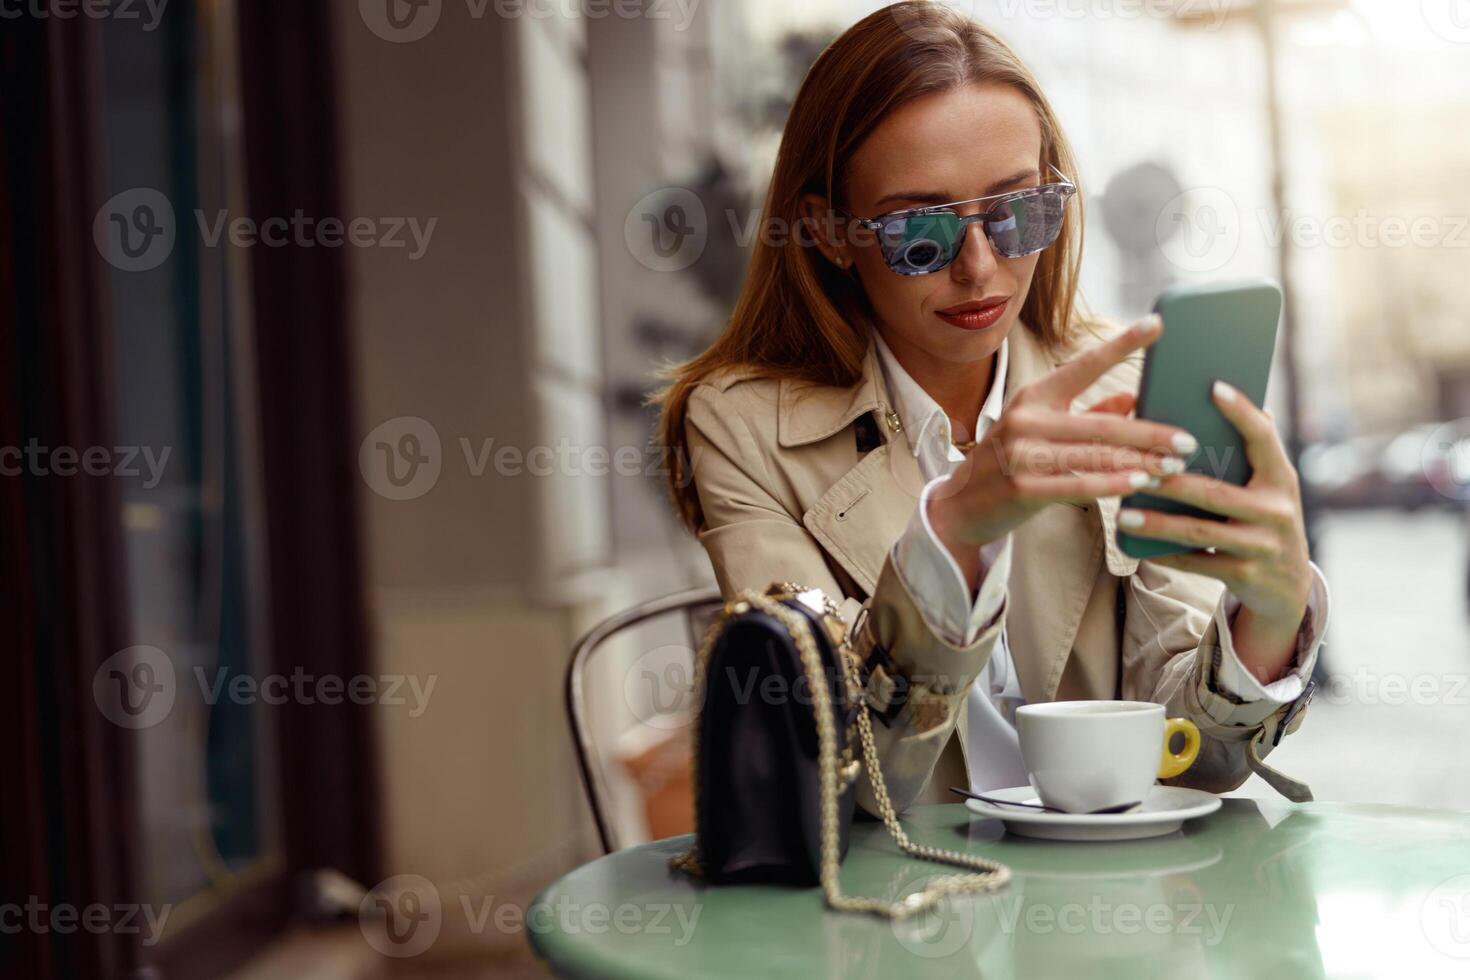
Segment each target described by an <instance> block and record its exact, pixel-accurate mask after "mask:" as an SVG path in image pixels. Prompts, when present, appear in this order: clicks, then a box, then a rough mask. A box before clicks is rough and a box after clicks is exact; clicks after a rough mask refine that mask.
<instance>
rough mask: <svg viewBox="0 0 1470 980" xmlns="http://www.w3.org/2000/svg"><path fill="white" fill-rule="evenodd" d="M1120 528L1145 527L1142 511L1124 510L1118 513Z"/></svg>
mask: <svg viewBox="0 0 1470 980" xmlns="http://www.w3.org/2000/svg"><path fill="white" fill-rule="evenodd" d="M1118 526H1119V527H1143V514H1142V513H1141V512H1140V511H1136V510H1132V509H1124V510H1120V511H1118Z"/></svg>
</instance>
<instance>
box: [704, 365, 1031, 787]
mask: <svg viewBox="0 0 1470 980" xmlns="http://www.w3.org/2000/svg"><path fill="white" fill-rule="evenodd" d="M737 402H738V399H736V398H734V397H732V396H731V394H730V393H729V392H728V391H723V390H721V389H719V388H718V387H715V386H713V385H699V386H697V387H696V388H695V389H694V390H693V392H692V393H691V395H690V398H689V404H688V411H687V414H686V420H685V433H686V435H687V438H688V442H689V458H690V465H691V469H692V472H693V479H694V484H695V489H696V491H697V492H698V495H699V503H700V508H701V509H702V511H703V515H704V517H703V524H702V526H701V528H700V529H699V541H700V543H701V544H702V545H703V546H704V549H705V551H706V552H707V553H708V554H709V558H710V562H711V563H712V564H713V566H714V571H715V577H716V579H717V580H718V582H719V585H720V591H721V592H722V593H723V594H724V596H725V597H726V598H729V597H731V596H732V595H734V594H735V593H737V592H739V591H741V590H743V589H757V590H764V589H765V588H766V587H767V586H768V585H770V584H771V583H772V582H781V581H789V582H796V583H798V584H800V585H803V586H806V587H809V588H819V589H821V590H822V591H824V592H826V593H827V594H828V595H829V596H831V597H832V599H833V600H834V601H835V602H837V604H838V605H839V606H841V607H842V609H843V616H844V619H845V620H846V621H847V623H848V627H849V629H855V630H856V631H855V633H854V635H853V646H854V649H855V650H856V652H857V654H858V656H859V657H860V658H862V659H863V660H864V661H865V662H867V661H868V660H869V658H870V657H871V656H872V655H873V653H874V648H875V647H881V648H882V651H883V652H886V654H887V656H888V658H890V659H891V661H892V662H893V664H894V666H895V668H896V672H898V673H900V674H903V675H904V676H905V677H906V679H907V695H906V697H905V698H904V699H903V702H902V707H901V708H899V709H898V711H897V713H896V714H895V715H893V717H892V718H891V719H889V720H888V721H886V722H885V721H883V720H882V719H880V718H879V717H878V716H877V714H875V715H874V720H873V734H874V740H875V742H876V744H877V749H878V756H879V759H880V760H881V765H882V769H883V773H882V775H883V778H884V781H885V785H886V786H887V788H888V794H889V797H890V799H891V800H892V801H893V805H894V807H895V809H897V810H899V811H902V810H904V809H905V808H907V807H908V805H909V804H910V803H912V802H913V800H915V799H916V798H917V797H918V796H919V794H920V793H921V792H922V791H923V789H924V787H925V784H926V783H927V782H928V780H929V776H930V774H931V773H932V772H933V769H934V766H935V763H937V762H938V761H939V756H940V753H941V751H942V749H943V748H944V745H945V743H946V742H947V741H948V740H949V737H950V734H951V733H952V732H953V731H954V726H955V723H956V720H957V718H958V717H959V714H960V709H961V707H962V706H963V704H964V700H965V695H966V693H967V692H968V691H969V688H970V685H971V684H972V683H973V682H974V680H975V677H976V676H977V675H978V674H979V673H980V671H982V670H983V669H984V668H985V665H986V663H987V662H988V661H989V659H990V654H991V650H992V649H993V647H994V646H995V643H996V641H997V639H999V637H1000V635H1001V632H1002V630H1003V629H1004V628H1005V619H1006V614H1007V610H1008V608H1009V605H1010V603H1009V600H1008V599H1007V600H1003V602H1002V604H1001V607H1000V611H999V612H998V613H997V614H996V618H995V620H994V621H993V622H992V623H991V624H990V625H989V626H987V627H986V628H985V629H984V630H982V631H981V632H980V634H979V635H978V636H976V637H975V639H974V641H973V642H972V643H969V644H968V645H965V646H955V645H952V644H950V643H948V642H946V641H945V640H944V639H942V638H940V637H939V636H938V635H936V633H935V632H934V630H933V629H932V628H931V627H930V626H929V625H928V624H927V623H926V621H925V619H924V617H923V615H922V614H921V613H920V611H919V607H918V606H917V605H916V604H915V602H914V598H913V595H912V594H911V593H910V592H909V589H908V587H907V586H906V584H905V583H904V581H903V579H902V577H901V576H900V575H899V574H898V571H897V568H896V565H895V563H894V559H893V554H892V552H891V551H890V553H889V556H888V559H887V560H886V561H885V562H884V563H883V568H882V571H881V573H880V574H879V576H878V582H877V585H876V586H875V587H874V590H873V595H872V596H871V597H870V598H868V599H867V600H866V601H862V599H863V597H861V596H848V595H846V594H845V593H844V592H843V590H842V588H841V586H840V585H839V584H838V581H837V577H836V576H835V575H834V574H833V573H832V570H831V568H830V567H829V566H828V564H827V558H826V555H825V553H824V552H823V550H822V548H821V545H820V544H818V542H817V541H816V539H815V538H813V537H812V535H811V534H810V533H809V532H808V531H807V529H806V528H805V527H804V526H803V525H802V523H801V521H800V520H799V518H798V517H797V516H794V515H792V514H791V513H790V512H788V511H787V510H786V508H785V507H783V506H782V505H781V503H780V502H779V500H778V499H777V497H776V495H775V494H774V493H773V492H772V486H773V483H772V475H771V473H770V470H769V469H768V467H767V466H766V462H765V461H766V453H765V451H764V450H763V448H762V446H761V445H760V443H759V441H758V440H757V439H756V438H755V436H754V435H753V433H752V428H751V426H750V424H749V423H748V421H747V420H746V419H745V418H744V417H743V416H742V415H741V413H740V411H739V406H738V404H737ZM873 452H887V447H886V446H883V447H879V448H878V449H875V450H873ZM844 599H848V600H851V601H847V602H844V601H843V600H844ZM886 679H887V678H886V673H885V672H883V671H881V670H880V671H878V672H876V673H875V675H874V677H873V678H872V679H871V680H870V683H869V703H870V704H873V705H875V706H876V707H882V706H885V705H886V704H887V700H886V698H887V695H888V693H889V692H890V691H891V690H893V688H892V687H891V686H890V685H888V684H887V683H886V682H885V681H886ZM857 800H858V805H859V806H861V807H862V808H863V809H864V810H866V811H868V812H869V813H872V814H877V813H878V805H877V801H876V799H875V797H874V795H873V792H872V787H871V784H870V782H869V781H868V780H866V779H864V780H862V781H860V782H859V784H858V791H857Z"/></svg>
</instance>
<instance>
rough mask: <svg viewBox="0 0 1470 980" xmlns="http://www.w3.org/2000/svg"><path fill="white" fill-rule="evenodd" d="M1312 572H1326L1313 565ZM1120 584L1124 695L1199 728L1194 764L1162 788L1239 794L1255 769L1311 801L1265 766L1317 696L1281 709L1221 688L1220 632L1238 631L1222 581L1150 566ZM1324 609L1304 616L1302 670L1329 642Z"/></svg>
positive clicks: (1311, 609) (1300, 644) (1292, 782)
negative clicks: (1322, 625)
mask: <svg viewBox="0 0 1470 980" xmlns="http://www.w3.org/2000/svg"><path fill="white" fill-rule="evenodd" d="M1313 574H1314V576H1320V574H1321V573H1320V572H1319V571H1318V570H1317V569H1316V568H1315V566H1314V568H1313ZM1323 586H1324V587H1325V583H1324V584H1323ZM1119 587H1120V588H1121V589H1123V590H1124V595H1125V596H1126V602H1125V608H1126V611H1125V614H1124V623H1123V635H1122V658H1123V664H1122V671H1123V672H1122V694H1123V698H1124V699H1125V700H1140V701H1155V702H1158V703H1160V704H1163V705H1164V706H1165V709H1166V711H1167V713H1168V715H1169V717H1171V718H1173V717H1182V718H1188V719H1189V720H1190V721H1192V722H1194V723H1195V725H1196V726H1197V727H1198V728H1199V730H1200V751H1199V756H1198V757H1197V758H1196V760H1195V763H1194V765H1193V766H1191V767H1190V768H1189V769H1188V770H1187V771H1185V772H1184V773H1182V774H1181V775H1179V776H1176V777H1174V778H1172V779H1166V780H1163V782H1165V783H1166V784H1168V785H1175V786H1190V787H1194V788H1196V789H1203V790H1207V791H1209V792H1212V793H1224V792H1228V791H1230V790H1233V789H1238V788H1239V787H1240V785H1241V784H1242V783H1243V782H1245V780H1246V779H1247V778H1248V777H1249V776H1250V775H1251V773H1252V772H1254V773H1256V774H1258V775H1260V776H1261V777H1262V778H1263V779H1265V780H1266V781H1267V782H1268V783H1270V784H1271V785H1272V786H1273V787H1274V788H1275V789H1276V790H1277V791H1278V792H1280V793H1281V794H1282V795H1284V796H1286V797H1288V798H1290V799H1292V800H1296V801H1298V802H1300V801H1304V800H1310V799H1311V798H1312V795H1311V790H1310V789H1308V788H1307V787H1306V785H1305V784H1303V783H1300V782H1297V781H1296V780H1294V779H1291V778H1289V777H1287V776H1285V775H1284V774H1282V773H1280V772H1278V771H1276V770H1275V769H1272V768H1271V767H1270V766H1267V765H1266V764H1265V762H1264V759H1265V757H1266V756H1267V755H1268V754H1270V752H1271V750H1272V748H1273V747H1274V746H1275V744H1276V743H1277V742H1278V741H1279V740H1280V738H1281V737H1283V736H1284V735H1285V734H1287V733H1290V732H1294V731H1296V729H1297V728H1298V727H1300V725H1301V723H1302V719H1303V718H1304V717H1305V715H1306V705H1307V702H1308V701H1310V699H1311V691H1310V690H1307V691H1305V692H1304V693H1303V694H1302V696H1301V697H1299V698H1297V699H1296V700H1295V701H1291V702H1288V703H1286V704H1281V703H1279V702H1276V701H1271V700H1255V701H1247V700H1243V699H1241V698H1239V697H1236V696H1232V695H1231V694H1230V693H1229V692H1228V690H1227V689H1226V688H1225V687H1224V685H1223V684H1221V683H1220V680H1219V665H1220V662H1221V658H1222V656H1223V655H1224V653H1225V651H1224V649H1223V648H1222V631H1228V630H1229V628H1230V623H1229V620H1228V618H1227V616H1226V613H1225V595H1226V592H1225V585H1224V583H1223V582H1220V581H1219V580H1218V579H1213V578H1210V577H1208V576H1204V575H1199V574H1196V573H1194V572H1186V571H1183V570H1181V569H1175V568H1169V567H1167V566H1164V565H1158V564H1155V563H1154V562H1151V561H1148V560H1146V559H1145V560H1144V561H1141V562H1139V563H1138V568H1137V570H1136V571H1135V572H1134V573H1133V575H1131V576H1129V577H1128V578H1126V579H1124V580H1123V581H1122V582H1120V583H1119ZM1319 612H1320V611H1319V610H1318V609H1317V608H1315V607H1309V609H1308V612H1307V615H1306V616H1305V617H1304V618H1303V622H1302V626H1301V628H1300V629H1299V630H1298V633H1297V648H1296V652H1295V661H1294V662H1296V663H1307V662H1308V661H1309V660H1310V659H1312V658H1313V657H1314V656H1315V653H1316V649H1317V647H1318V645H1319V644H1320V643H1321V640H1322V637H1321V635H1320V630H1319V629H1318V627H1317V624H1318V623H1319V622H1320V618H1319ZM1225 642H1228V637H1227V639H1226V641H1225Z"/></svg>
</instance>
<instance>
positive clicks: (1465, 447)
mask: <svg viewBox="0 0 1470 980" xmlns="http://www.w3.org/2000/svg"><path fill="white" fill-rule="evenodd" d="M1300 468H1301V477H1302V482H1303V483H1304V484H1306V485H1307V486H1308V487H1309V488H1310V490H1311V491H1312V493H1313V495H1314V496H1315V498H1316V500H1317V502H1318V504H1319V505H1321V506H1323V507H1341V508H1351V507H1398V508H1403V509H1406V510H1417V509H1418V508H1420V507H1449V508H1453V509H1456V510H1458V509H1462V508H1463V507H1464V506H1465V504H1466V500H1467V497H1470V419H1461V420H1459V421H1457V422H1446V423H1438V422H1431V423H1425V424H1422V425H1416V426H1413V427H1411V428H1409V429H1406V430H1404V431H1402V432H1397V433H1386V434H1374V435H1361V436H1354V437H1352V438H1350V439H1344V440H1342V441H1339V442H1319V443H1313V444H1312V445H1309V446H1307V447H1306V448H1305V449H1303V450H1302V457H1301V467H1300Z"/></svg>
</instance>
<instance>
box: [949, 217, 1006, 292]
mask: <svg viewBox="0 0 1470 980" xmlns="http://www.w3.org/2000/svg"><path fill="white" fill-rule="evenodd" d="M996 267H997V262H996V257H995V251H994V249H992V248H991V247H990V239H989V238H987V237H986V236H985V227H984V226H983V225H982V224H981V223H980V222H978V221H976V222H973V223H971V224H970V225H969V226H968V227H966V228H965V240H964V243H963V244H962V245H961V246H960V254H959V255H956V256H955V260H954V261H953V262H952V263H950V266H949V269H950V275H951V276H952V277H953V278H954V280H955V281H956V282H985V281H986V280H987V279H989V278H990V277H991V276H993V275H995V270H996Z"/></svg>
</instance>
